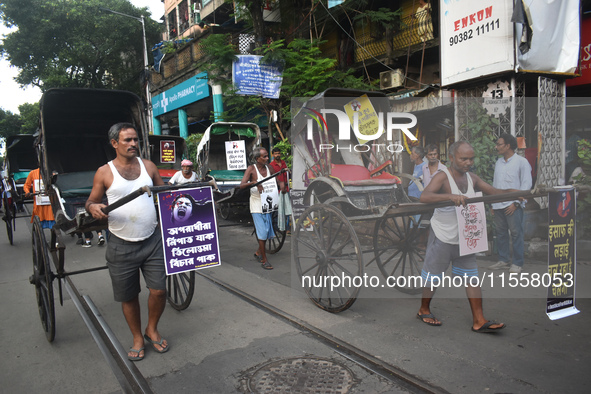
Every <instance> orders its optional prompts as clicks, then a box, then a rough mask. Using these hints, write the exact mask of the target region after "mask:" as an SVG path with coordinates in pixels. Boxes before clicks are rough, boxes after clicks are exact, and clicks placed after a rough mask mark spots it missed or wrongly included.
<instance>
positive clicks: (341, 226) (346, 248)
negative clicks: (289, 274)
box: [292, 204, 363, 313]
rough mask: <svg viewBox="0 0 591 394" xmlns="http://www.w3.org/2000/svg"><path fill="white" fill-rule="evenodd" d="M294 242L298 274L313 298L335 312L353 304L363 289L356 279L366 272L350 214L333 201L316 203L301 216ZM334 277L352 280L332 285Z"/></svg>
mask: <svg viewBox="0 0 591 394" xmlns="http://www.w3.org/2000/svg"><path fill="white" fill-rule="evenodd" d="M292 242H293V247H292V251H293V259H294V262H295V265H296V268H297V272H298V276H299V277H300V280H301V283H302V287H303V288H304V290H305V292H306V294H307V295H308V297H310V299H311V300H312V302H314V303H315V304H316V305H317V306H318V307H319V308H321V309H324V310H326V311H328V312H332V313H337V312H342V311H344V310H346V309H348V308H349V307H350V306H351V305H353V303H354V302H355V300H356V299H357V294H359V289H360V286H355V285H354V283H355V282H354V279H355V278H357V277H359V278H360V277H362V276H363V255H362V252H361V244H360V243H359V239H358V238H357V234H356V233H355V230H354V228H353V226H352V225H351V223H350V222H349V221H348V220H347V217H346V216H345V215H344V214H343V213H342V212H341V211H340V210H339V209H337V208H335V207H333V206H332V205H327V204H316V205H313V206H311V207H309V208H308V209H306V210H305V211H304V212H303V213H302V215H301V216H300V217H299V219H298V221H297V223H296V226H295V232H294V237H293V241H292ZM331 277H338V278H341V279H342V278H344V277H348V278H350V281H349V283H344V282H345V281H344V280H343V281H342V282H341V283H340V284H339V286H335V287H334V288H331V279H330V278H331ZM327 278H328V279H327ZM347 285H348V286H347Z"/></svg>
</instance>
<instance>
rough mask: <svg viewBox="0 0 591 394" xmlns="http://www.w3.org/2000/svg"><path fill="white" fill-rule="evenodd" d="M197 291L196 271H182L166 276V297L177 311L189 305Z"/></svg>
mask: <svg viewBox="0 0 591 394" xmlns="http://www.w3.org/2000/svg"><path fill="white" fill-rule="evenodd" d="M193 293H195V271H189V272H181V273H180V274H175V275H169V276H167V277H166V297H167V299H168V303H169V304H170V306H172V307H173V308H174V309H176V310H177V311H182V310H185V309H187V308H188V307H189V304H190V303H191V300H192V299H193Z"/></svg>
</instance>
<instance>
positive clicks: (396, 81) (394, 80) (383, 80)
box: [380, 68, 404, 89]
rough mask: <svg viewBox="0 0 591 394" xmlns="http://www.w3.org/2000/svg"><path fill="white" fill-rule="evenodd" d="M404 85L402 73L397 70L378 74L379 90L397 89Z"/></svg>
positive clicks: (400, 70)
mask: <svg viewBox="0 0 591 394" xmlns="http://www.w3.org/2000/svg"><path fill="white" fill-rule="evenodd" d="M402 85H404V71H402V69H400V68H398V69H396V70H388V71H383V72H381V73H380V89H392V88H399V87H401V86H402Z"/></svg>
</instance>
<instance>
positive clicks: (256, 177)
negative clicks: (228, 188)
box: [240, 148, 284, 270]
mask: <svg viewBox="0 0 591 394" xmlns="http://www.w3.org/2000/svg"><path fill="white" fill-rule="evenodd" d="M253 160H254V164H252V165H250V166H248V168H247V169H246V171H245V172H244V177H243V178H242V182H241V183H240V188H241V189H246V188H250V213H251V215H252V220H253V222H254V227H255V230H256V233H257V240H258V245H259V247H258V249H257V251H256V252H255V254H254V257H255V258H256V259H258V260H260V262H261V264H262V267H263V268H264V269H267V270H272V269H273V266H272V265H271V264H270V263H269V261H268V260H267V254H266V253H265V242H266V241H267V240H268V239H272V238H274V237H275V232H274V231H273V214H272V213H271V212H267V210H264V209H263V205H264V204H263V203H264V202H263V201H261V192H262V191H263V185H257V187H252V186H251V184H252V183H256V182H259V181H261V180H263V179H264V178H267V177H268V176H270V175H273V174H274V173H275V171H274V170H273V167H269V166H268V165H267V163H268V162H269V153H268V152H267V150H266V149H265V148H254V151H253ZM267 182H271V183H275V188H276V187H277V185H276V180H275V179H270V180H269V181H267ZM283 187H284V185H283V182H279V188H280V189H281V190H283Z"/></svg>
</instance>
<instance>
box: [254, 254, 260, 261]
mask: <svg viewBox="0 0 591 394" xmlns="http://www.w3.org/2000/svg"><path fill="white" fill-rule="evenodd" d="M254 258H255V259H257V260H258V261H259V262H260V261H261V256H259V255H258V254H256V253H255V254H254Z"/></svg>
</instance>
